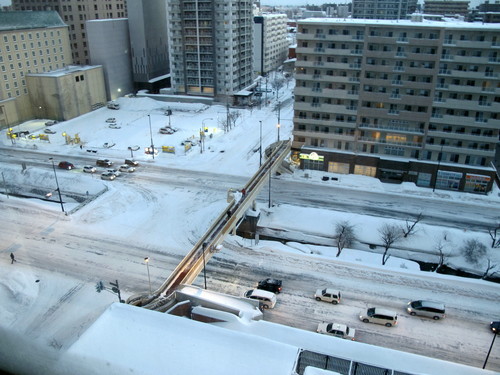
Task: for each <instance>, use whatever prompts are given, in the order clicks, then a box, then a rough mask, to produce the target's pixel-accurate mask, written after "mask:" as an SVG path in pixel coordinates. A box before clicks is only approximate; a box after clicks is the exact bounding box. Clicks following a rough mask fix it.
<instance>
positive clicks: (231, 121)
mask: <svg viewBox="0 0 500 375" xmlns="http://www.w3.org/2000/svg"><path fill="white" fill-rule="evenodd" d="M240 117H241V113H240V112H239V111H228V113H227V116H226V118H225V119H224V118H222V119H219V125H220V126H221V127H222V129H223V130H224V132H226V133H227V132H228V131H229V130H231V129H232V128H233V127H235V126H236V121H237V120H238V119H239V118H240Z"/></svg>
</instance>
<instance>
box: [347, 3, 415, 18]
mask: <svg viewBox="0 0 500 375" xmlns="http://www.w3.org/2000/svg"><path fill="white" fill-rule="evenodd" d="M416 9H417V0H353V1H352V18H364V19H381V20H382V19H383V20H404V19H407V18H408V17H407V16H408V15H410V14H412V13H414V12H415V10H416Z"/></svg>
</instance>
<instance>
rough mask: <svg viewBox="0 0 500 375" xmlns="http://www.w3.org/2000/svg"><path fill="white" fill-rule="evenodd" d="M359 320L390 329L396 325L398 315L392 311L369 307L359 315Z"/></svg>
mask: <svg viewBox="0 0 500 375" xmlns="http://www.w3.org/2000/svg"><path fill="white" fill-rule="evenodd" d="M359 320H361V321H362V322H363V323H376V324H382V325H384V326H386V327H392V326H395V325H397V324H398V314H396V313H395V312H393V311H390V310H385V309H380V308H378V307H370V308H369V309H368V310H366V313H365V312H361V313H360V314H359Z"/></svg>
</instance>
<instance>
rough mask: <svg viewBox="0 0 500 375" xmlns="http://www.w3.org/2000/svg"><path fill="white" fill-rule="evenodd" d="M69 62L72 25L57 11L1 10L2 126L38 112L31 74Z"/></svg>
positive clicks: (0, 125)
mask: <svg viewBox="0 0 500 375" xmlns="http://www.w3.org/2000/svg"><path fill="white" fill-rule="evenodd" d="M69 64H71V51H70V48H69V36H68V26H67V25H66V24H65V23H64V22H63V21H62V20H61V17H59V15H58V14H57V12H54V11H44V12H0V77H1V79H0V128H3V127H6V126H10V125H16V124H18V123H19V122H21V121H25V120H28V119H31V118H33V116H35V115H36V111H37V109H36V108H34V106H33V105H32V103H31V101H30V97H29V90H28V84H27V80H26V75H27V74H30V73H45V72H49V71H52V70H56V69H61V68H64V67H66V66H67V65H69Z"/></svg>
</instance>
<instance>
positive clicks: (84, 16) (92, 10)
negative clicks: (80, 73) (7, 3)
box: [12, 0, 127, 65]
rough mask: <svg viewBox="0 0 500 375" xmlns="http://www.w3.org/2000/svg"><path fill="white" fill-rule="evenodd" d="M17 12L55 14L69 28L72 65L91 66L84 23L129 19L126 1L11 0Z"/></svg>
mask: <svg viewBox="0 0 500 375" xmlns="http://www.w3.org/2000/svg"><path fill="white" fill-rule="evenodd" d="M12 7H13V9H14V10H32V11H42V10H54V11H56V12H58V13H59V15H60V16H61V18H62V20H63V21H64V22H65V23H66V24H67V25H68V26H69V37H70V40H71V53H72V56H71V57H72V60H73V64H76V65H88V64H90V55H89V49H88V39H87V32H86V29H85V22H86V21H90V20H98V19H109V18H126V17H127V6H126V0H106V1H95V0H12Z"/></svg>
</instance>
